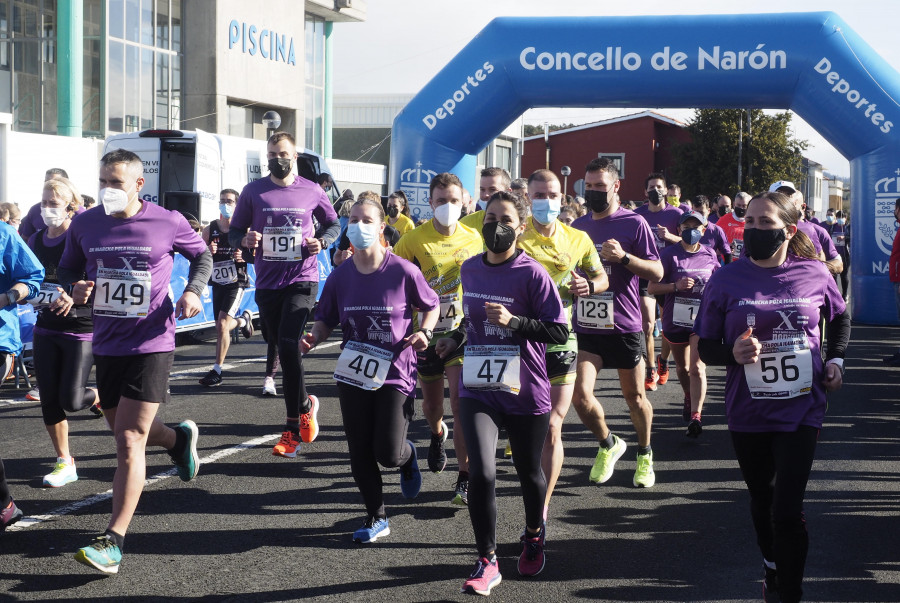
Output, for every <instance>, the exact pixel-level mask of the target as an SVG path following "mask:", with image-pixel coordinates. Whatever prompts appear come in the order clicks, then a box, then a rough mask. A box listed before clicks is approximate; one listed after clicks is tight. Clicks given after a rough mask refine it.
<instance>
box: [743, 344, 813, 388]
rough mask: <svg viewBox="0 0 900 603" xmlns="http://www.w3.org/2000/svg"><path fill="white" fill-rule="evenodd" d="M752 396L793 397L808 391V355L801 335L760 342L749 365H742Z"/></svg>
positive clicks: (809, 358) (810, 362)
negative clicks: (757, 353) (755, 358)
mask: <svg viewBox="0 0 900 603" xmlns="http://www.w3.org/2000/svg"><path fill="white" fill-rule="evenodd" d="M744 376H745V377H746V378H747V386H748V387H749V388H750V396H752V397H753V398H776V399H787V398H796V397H797V396H802V395H803V394H808V393H809V392H810V391H812V382H813V369H812V354H811V353H810V349H809V342H808V341H807V339H806V337H805V336H800V337H796V338H793V339H787V340H779V341H765V342H762V351H761V352H760V353H759V358H758V359H757V361H756V362H755V363H753V364H745V365H744Z"/></svg>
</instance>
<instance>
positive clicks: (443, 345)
mask: <svg viewBox="0 0 900 603" xmlns="http://www.w3.org/2000/svg"><path fill="white" fill-rule="evenodd" d="M458 347H459V346H458V345H456V340H455V339H453V338H451V337H441V338H440V339H438V340H437V343H435V344H434V353H435V354H437V356H438V358H446V357H447V356H449V355H450V354H452V353H453V352H455V351H456V348H458Z"/></svg>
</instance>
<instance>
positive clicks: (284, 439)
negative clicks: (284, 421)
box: [272, 429, 300, 459]
mask: <svg viewBox="0 0 900 603" xmlns="http://www.w3.org/2000/svg"><path fill="white" fill-rule="evenodd" d="M298 450H300V438H299V437H298V435H297V433H296V432H294V431H291V430H290V429H288V430H286V431H285V432H284V433H282V434H281V439H280V440H278V443H277V444H275V447H274V448H273V449H272V455H273V456H283V457H286V458H289V459H292V458H295V457H296V456H297V451H298Z"/></svg>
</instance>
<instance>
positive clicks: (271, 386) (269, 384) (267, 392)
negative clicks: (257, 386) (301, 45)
mask: <svg viewBox="0 0 900 603" xmlns="http://www.w3.org/2000/svg"><path fill="white" fill-rule="evenodd" d="M263 395H264V396H277V395H278V392H276V391H275V380H274V379H272V378H271V377H266V378H265V380H264V381H263Z"/></svg>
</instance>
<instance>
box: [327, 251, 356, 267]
mask: <svg viewBox="0 0 900 603" xmlns="http://www.w3.org/2000/svg"><path fill="white" fill-rule="evenodd" d="M352 256H353V252H352V251H350V250H349V249H338V250H337V251H336V252H334V258H333V259H332V263H333V264H334V265H335V266H340V265H341V264H343V263H344V262H346V261H347V260H348V259H349V258H350V257H352Z"/></svg>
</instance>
